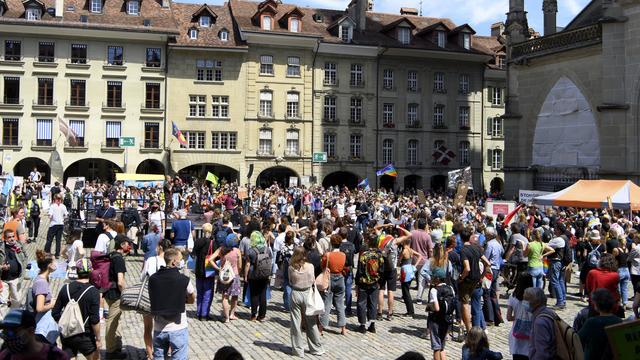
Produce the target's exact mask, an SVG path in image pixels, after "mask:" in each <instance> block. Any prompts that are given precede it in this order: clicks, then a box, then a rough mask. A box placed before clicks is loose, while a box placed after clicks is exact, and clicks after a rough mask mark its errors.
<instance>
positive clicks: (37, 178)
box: [29, 166, 42, 183]
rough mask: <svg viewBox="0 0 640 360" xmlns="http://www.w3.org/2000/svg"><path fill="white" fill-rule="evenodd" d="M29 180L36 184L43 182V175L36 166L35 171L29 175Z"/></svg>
mask: <svg viewBox="0 0 640 360" xmlns="http://www.w3.org/2000/svg"><path fill="white" fill-rule="evenodd" d="M29 180H31V182H34V183H39V182H40V181H41V180H42V174H41V173H40V171H38V168H37V167H36V166H34V167H33V170H32V171H31V172H30V173H29Z"/></svg>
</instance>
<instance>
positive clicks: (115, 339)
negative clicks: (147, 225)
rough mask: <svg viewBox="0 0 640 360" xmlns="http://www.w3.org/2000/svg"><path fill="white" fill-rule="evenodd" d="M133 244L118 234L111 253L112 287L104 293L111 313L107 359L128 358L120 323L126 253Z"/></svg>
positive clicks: (110, 275) (108, 317)
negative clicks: (123, 345)
mask: <svg viewBox="0 0 640 360" xmlns="http://www.w3.org/2000/svg"><path fill="white" fill-rule="evenodd" d="M130 250H131V245H130V244H129V240H128V239H127V237H126V236H124V235H118V236H116V238H115V251H114V252H113V253H111V267H110V268H109V281H110V282H111V288H109V289H108V290H107V291H106V292H105V293H104V299H105V302H106V304H107V306H108V307H109V315H107V321H106V322H107V331H106V333H105V342H106V349H107V359H126V358H127V354H126V353H124V352H122V336H121V335H120V330H119V329H118V325H120V315H122V310H120V295H121V294H122V290H124V286H125V284H124V274H125V273H126V272H127V267H126V264H125V261H124V255H126V254H127V253H129V251H130Z"/></svg>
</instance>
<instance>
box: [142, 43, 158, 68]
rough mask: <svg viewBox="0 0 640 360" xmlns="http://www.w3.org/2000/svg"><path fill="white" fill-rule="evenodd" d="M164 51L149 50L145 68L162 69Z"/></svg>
mask: <svg viewBox="0 0 640 360" xmlns="http://www.w3.org/2000/svg"><path fill="white" fill-rule="evenodd" d="M161 54H162V50H161V49H160V48H147V57H146V60H145V66H147V67H160V64H161V62H162V60H161V59H162V58H161V57H160V55H161Z"/></svg>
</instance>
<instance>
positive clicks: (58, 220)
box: [44, 194, 69, 258]
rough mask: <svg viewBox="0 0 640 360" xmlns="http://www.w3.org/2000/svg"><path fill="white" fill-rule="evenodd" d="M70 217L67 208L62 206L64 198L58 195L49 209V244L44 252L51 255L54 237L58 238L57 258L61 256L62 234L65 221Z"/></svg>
mask: <svg viewBox="0 0 640 360" xmlns="http://www.w3.org/2000/svg"><path fill="white" fill-rule="evenodd" d="M67 216H69V212H68V211H67V207H66V206H64V204H62V196H60V194H57V195H56V196H55V197H54V198H53V204H51V206H50V207H49V230H48V231H47V242H46V243H45V245H44V251H45V252H46V253H47V254H51V243H52V241H53V237H54V236H55V238H56V258H58V257H59V256H60V246H61V242H62V232H63V230H64V220H65V219H66V218H67Z"/></svg>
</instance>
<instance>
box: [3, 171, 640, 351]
mask: <svg viewBox="0 0 640 360" xmlns="http://www.w3.org/2000/svg"><path fill="white" fill-rule="evenodd" d="M29 186H31V187H32V188H33V189H34V190H33V191H28V190H26V189H27V188H28V187H29ZM27 192H28V194H27ZM13 193H15V194H16V195H15V202H13V206H12V207H11V217H10V218H8V219H7V221H6V222H5V224H4V229H3V240H4V246H3V247H2V249H1V250H3V251H0V263H1V264H3V265H2V267H1V270H2V284H3V287H2V301H3V304H4V307H5V308H6V309H11V311H9V312H8V313H6V310H5V313H6V316H5V320H4V321H2V323H0V327H1V328H2V329H3V332H2V338H3V339H4V345H3V348H4V350H2V352H0V359H4V358H12V359H16V358H18V359H20V358H25V359H40V358H41V359H45V358H47V359H48V358H53V359H58V358H59V359H63V358H68V357H73V356H76V355H77V354H78V353H80V354H82V355H84V356H85V357H86V358H88V359H98V358H99V352H100V349H101V347H102V344H101V338H100V336H99V334H100V328H101V326H105V329H106V332H105V338H104V340H105V344H104V348H105V349H106V355H105V356H106V358H107V359H124V358H126V356H127V355H126V353H125V352H123V343H122V338H121V335H120V331H119V328H120V324H119V322H120V317H121V314H122V311H123V309H125V310H124V311H126V309H128V308H131V306H130V305H129V302H128V301H127V294H128V293H130V292H131V291H132V290H131V289H132V288H134V287H135V288H136V289H141V290H139V291H140V293H142V294H144V296H142V298H143V299H146V301H147V302H148V305H147V306H142V305H141V304H137V305H135V310H137V311H138V312H141V313H143V319H144V335H143V337H144V343H145V352H146V354H147V357H148V358H150V359H164V358H165V356H166V355H168V354H171V358H172V359H186V358H187V357H188V343H189V333H188V322H189V321H210V320H219V321H222V322H224V323H229V324H230V325H232V324H233V322H234V321H240V320H238V316H237V315H236V313H237V310H238V307H239V306H243V305H246V306H247V307H248V308H249V309H250V321H256V322H264V321H268V319H269V316H268V311H273V310H268V308H267V304H268V302H269V297H270V293H271V291H282V294H283V303H282V304H281V307H282V309H281V310H282V311H286V312H289V313H290V319H291V321H290V335H291V354H292V355H296V356H303V355H304V354H305V352H307V353H310V354H313V355H322V354H326V353H329V354H330V352H331V350H330V349H328V348H326V347H325V345H324V343H323V336H324V333H325V329H327V328H328V327H329V326H330V325H332V324H335V325H336V326H337V332H338V333H339V334H342V335H346V334H347V333H348V332H349V328H351V329H352V330H356V331H357V332H360V333H372V334H375V333H376V331H377V330H376V322H379V321H381V320H383V319H386V320H387V321H393V320H394V319H395V318H396V317H398V316H403V317H405V316H408V317H414V316H416V313H418V312H419V311H423V310H422V309H424V307H423V306H419V305H424V306H426V309H427V312H428V318H427V322H426V323H424V324H423V329H424V334H423V336H424V337H425V338H428V339H429V341H430V347H431V350H432V353H433V358H434V359H436V360H440V359H446V358H447V355H446V354H447V351H446V349H447V342H448V341H450V340H451V339H454V338H455V339H456V340H458V341H464V346H463V355H462V358H463V359H465V360H466V359H474V360H475V359H501V358H502V357H505V358H506V357H509V356H511V357H513V358H514V359H532V360H538V359H552V358H554V356H555V354H557V353H558V352H578V351H579V352H584V358H585V359H587V360H590V359H601V358H605V357H607V356H608V358H612V355H611V354H612V353H611V352H612V349H611V347H610V344H609V343H608V338H607V336H606V333H605V330H604V329H605V327H606V326H609V325H613V324H617V323H620V322H622V321H625V320H626V317H629V318H634V319H637V318H638V316H639V313H638V309H639V307H640V246H638V243H639V242H640V238H639V237H638V231H639V230H640V217H638V216H637V215H636V214H633V213H631V214H630V213H625V212H622V211H619V210H613V209H591V210H588V209H574V208H563V209H557V208H544V209H540V208H536V207H533V206H532V207H524V206H523V207H520V208H519V211H518V212H517V214H515V216H514V217H513V218H512V219H511V222H510V224H508V222H507V221H505V215H504V214H500V215H498V216H497V217H495V218H494V217H493V216H492V215H490V214H487V213H486V212H485V208H484V205H485V201H486V199H483V198H473V199H472V198H469V199H468V201H467V202H466V203H464V204H462V205H459V206H454V204H453V200H452V199H450V198H448V197H446V196H443V195H440V196H438V195H433V194H432V195H427V196H426V197H422V196H419V195H418V194H415V193H409V192H407V193H398V194H397V193H392V192H386V191H370V190H364V189H351V190H349V189H347V188H340V187H330V188H322V187H311V188H304V187H289V188H283V187H279V186H278V185H277V184H274V185H273V186H271V187H269V188H266V189H260V188H239V187H238V186H236V185H234V184H222V185H221V186H217V187H214V186H211V184H208V183H206V182H202V181H198V180H197V179H181V178H180V177H175V178H169V177H167V179H166V181H165V183H164V186H162V187H160V186H158V187H153V188H143V189H139V188H136V187H130V186H125V185H124V184H121V183H115V184H113V185H110V184H105V183H99V182H87V183H86V184H85V187H84V188H82V189H76V190H75V191H72V190H70V189H65V188H63V187H62V186H60V185H59V184H56V185H55V186H54V187H52V188H51V190H50V194H48V196H49V199H51V205H50V206H49V208H48V209H47V210H45V209H43V208H42V203H41V201H42V194H41V193H40V192H38V191H37V190H36V187H33V186H32V184H29V183H28V182H26V183H25V185H24V186H23V188H21V189H20V188H19V189H16V191H14V192H13ZM25 200H27V201H25ZM45 200H46V199H45ZM72 209H74V210H76V209H80V210H83V211H86V212H87V213H88V212H93V213H95V222H96V224H97V225H96V230H95V231H96V233H97V234H99V235H98V236H97V240H96V243H95V246H93V247H89V246H87V244H86V243H85V242H83V237H82V230H80V229H74V228H73V227H67V228H65V224H67V223H68V220H69V217H70V215H69V214H70V212H71V211H72ZM34 216H36V217H38V223H39V220H40V219H39V218H40V216H48V218H49V228H48V231H47V236H46V242H45V246H44V248H43V249H38V250H37V251H36V262H37V267H38V269H39V275H38V276H37V277H36V278H35V279H33V281H32V282H31V288H28V289H25V286H24V284H25V282H24V281H23V280H22V278H23V276H24V274H25V273H26V271H27V264H28V262H29V261H28V260H29V259H27V256H26V250H25V249H26V248H25V246H26V244H28V243H29V242H30V241H32V240H33V239H34V238H37V236H38V229H37V226H35V225H34V220H33V217H34ZM83 217H84V216H83ZM28 219H31V220H28ZM32 228H33V230H32ZM27 229H28V230H27ZM65 229H67V230H65ZM65 233H66V235H65ZM63 237H64V238H65V243H66V244H64V245H63V244H62V241H61V239H62V238H63ZM54 239H55V240H56V241H55V245H56V247H55V252H53V251H52V247H53V245H54V244H53V240H54ZM85 247H86V248H85ZM139 252H141V253H142V254H141V255H142V256H143V259H144V265H143V267H142V271H141V274H140V276H139V279H140V283H139V284H128V283H126V281H125V273H126V272H127V262H126V261H125V257H126V256H127V255H138V253H139ZM57 258H64V259H65V260H66V261H67V263H68V269H67V277H68V281H66V282H65V284H64V285H63V286H62V288H61V289H60V290H59V293H58V294H57V296H54V294H52V293H51V286H50V285H49V275H50V274H51V273H52V272H54V271H56V264H58V262H56V261H55V260H56V259H57ZM578 272H579V283H580V287H579V290H578V292H576V293H574V294H567V290H568V289H569V288H568V286H567V284H568V283H570V279H571V276H572V275H573V274H574V273H578ZM192 277H193V278H195V281H194V282H193V283H192V281H191V278H192ZM629 283H631V285H632V287H631V288H632V291H630V287H629ZM398 284H399V285H400V291H401V297H402V302H403V303H404V307H405V310H406V311H405V312H404V313H403V314H396V313H395V311H394V310H396V309H397V308H398V307H397V306H395V304H394V299H395V292H396V291H397V290H398ZM545 287H546V289H545ZM168 288H170V289H172V291H171V292H167V291H166V289H168ZM505 288H506V289H507V293H506V294H503V295H506V296H507V297H506V298H507V299H508V300H507V304H506V305H507V312H506V316H505V317H503V315H502V311H501V307H500V302H501V301H504V300H503V299H504V297H501V296H500V292H501V290H504V289H505ZM412 289H414V290H417V295H416V299H413V298H412V291H411V290H412ZM509 293H510V294H509ZM215 294H219V296H218V297H217V298H219V299H220V306H219V307H218V306H217V305H215V304H214V302H215V301H214V299H216V296H215ZM568 295H569V297H572V298H573V299H576V301H578V302H582V303H583V304H584V305H585V306H584V309H583V310H582V311H580V312H579V313H577V314H575V321H573V324H571V325H572V329H573V330H572V331H573V332H574V333H575V335H576V337H578V338H579V339H580V341H579V343H580V344H581V346H579V349H577V348H573V347H569V348H561V347H560V346H558V345H557V344H559V342H557V341H556V340H557V336H560V335H558V334H556V331H555V329H556V328H559V327H561V325H562V320H560V317H559V316H558V313H557V312H560V313H561V314H562V315H566V314H565V313H564V311H565V308H566V306H567V298H568ZM354 297H355V299H354ZM550 298H553V299H555V305H554V306H550V305H547V302H548V299H550ZM142 302H145V301H142ZM191 303H195V306H196V314H195V319H188V318H187V313H186V304H191ZM278 305H280V304H278ZM212 308H219V309H220V314H219V315H218V314H216V313H215V312H213V311H212ZM76 310H77V311H76ZM629 310H631V313H630V312H629ZM334 314H335V316H336V322H335V323H332V322H331V320H332V316H333V315H334ZM354 315H355V318H354ZM563 317H566V316H563ZM78 321H80V323H81V325H78V324H77V323H78ZM504 322H511V327H512V330H511V331H510V332H509V352H510V354H500V353H499V352H495V351H492V350H491V347H490V342H489V340H488V337H487V328H488V327H490V326H498V325H500V324H502V323H504ZM349 324H353V325H355V327H349V326H348V325H349ZM454 333H457V334H458V336H454ZM305 337H306V343H307V346H306V347H305ZM58 346H59V347H60V348H61V350H59V349H58ZM305 348H306V349H305ZM242 350H243V349H240V352H242ZM225 351H226V350H225ZM225 353H226V352H225ZM24 354H28V356H27V357H24V356H26V355H24ZM229 354H232V355H229V356H241V355H233V354H237V352H233V351H229ZM221 356H222V355H221ZM403 356H404V357H403V358H407V359H408V358H415V357H412V356H417V355H416V354H413V355H412V354H405V355H403ZM221 358H223V357H221ZM227 358H229V359H231V358H234V357H227Z"/></svg>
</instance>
